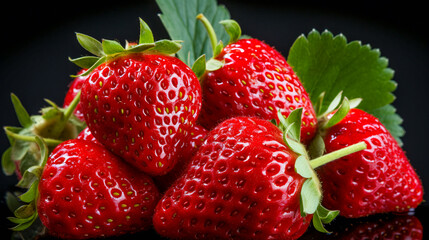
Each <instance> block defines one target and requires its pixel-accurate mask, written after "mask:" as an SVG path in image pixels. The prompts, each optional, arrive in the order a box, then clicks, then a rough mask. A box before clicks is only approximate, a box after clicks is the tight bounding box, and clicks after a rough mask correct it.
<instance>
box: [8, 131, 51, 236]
mask: <svg viewBox="0 0 429 240" xmlns="http://www.w3.org/2000/svg"><path fill="white" fill-rule="evenodd" d="M35 144H36V146H37V148H38V150H39V157H38V159H37V161H36V163H34V164H33V165H32V166H31V167H29V168H28V169H27V170H26V171H25V173H24V174H23V175H22V178H21V179H20V180H19V182H18V184H17V185H16V186H17V187H19V188H20V189H22V190H24V191H23V192H21V191H20V192H15V193H8V194H7V196H6V202H7V205H8V207H9V209H10V210H11V211H12V212H13V217H8V220H9V221H11V222H12V223H14V224H15V226H13V227H12V228H11V230H13V231H14V232H15V233H17V232H21V234H23V235H25V236H31V238H32V239H33V238H36V236H37V235H38V234H41V232H43V231H42V230H41V229H43V225H42V224H41V222H40V220H39V218H38V217H39V215H38V213H37V199H38V195H39V191H38V186H39V181H40V178H41V176H42V173H43V169H44V167H45V165H46V162H47V160H48V156H49V149H48V146H47V144H46V143H45V142H44V141H43V139H42V138H40V137H38V136H36V137H35Z"/></svg>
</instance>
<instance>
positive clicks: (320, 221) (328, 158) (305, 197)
mask: <svg viewBox="0 0 429 240" xmlns="http://www.w3.org/2000/svg"><path fill="white" fill-rule="evenodd" d="M277 116H278V119H279V120H278V122H277V121H276V120H273V121H272V122H273V124H275V125H276V126H278V127H279V129H280V130H281V131H282V132H283V140H284V142H285V143H286V145H287V146H288V147H289V148H290V149H291V150H292V151H294V152H295V153H296V154H298V157H297V159H296V161H295V171H296V172H297V173H298V174H299V175H301V176H302V177H303V178H305V179H306V180H305V182H304V184H303V185H302V188H301V194H300V210H301V215H302V216H306V215H307V214H313V226H314V227H315V228H316V229H317V230H318V231H320V232H324V233H328V231H327V230H326V229H325V227H324V224H328V223H330V222H331V221H332V220H334V219H335V217H336V216H337V215H338V214H339V211H332V210H328V209H326V208H325V207H323V206H322V204H321V201H322V197H323V191H322V187H321V183H320V181H319V178H318V176H317V174H316V172H315V171H314V169H315V168H317V167H320V166H322V165H324V164H327V163H329V162H332V161H334V160H336V159H339V158H341V157H343V156H346V155H349V154H352V153H354V152H357V151H361V150H363V149H365V148H366V144H365V143H364V142H360V143H357V144H354V145H351V146H349V147H346V148H343V149H340V150H338V151H335V152H332V153H329V154H326V155H323V153H324V149H323V150H322V154H320V156H317V157H316V158H311V157H310V154H309V152H308V151H307V148H306V147H305V146H304V145H303V144H302V143H301V142H300V133H301V117H302V108H298V109H296V110H294V111H292V112H291V113H290V114H289V116H288V117H287V118H285V117H284V116H283V114H281V112H280V111H278V114H277ZM321 141H322V142H323V139H321Z"/></svg>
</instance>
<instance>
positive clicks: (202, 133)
mask: <svg viewBox="0 0 429 240" xmlns="http://www.w3.org/2000/svg"><path fill="white" fill-rule="evenodd" d="M207 133H208V131H207V130H206V129H205V128H203V127H201V126H199V125H195V126H194V127H193V128H192V129H191V130H190V132H189V136H188V139H187V140H186V141H185V144H186V145H185V146H184V147H183V149H182V153H181V156H180V159H179V161H178V164H176V166H175V167H174V168H173V169H172V170H171V171H170V172H168V173H167V174H166V175H163V176H157V177H155V178H154V180H155V183H156V184H157V187H158V188H159V189H160V191H161V192H164V191H165V190H166V189H167V188H168V187H169V186H170V185H171V184H172V183H173V182H174V181H175V180H176V179H178V178H179V177H180V175H181V174H182V173H183V171H184V170H185V169H186V167H187V165H188V164H189V163H190V162H191V159H192V157H193V156H194V154H195V153H196V152H197V150H198V148H199V147H200V146H201V145H202V144H203V141H204V139H205V137H206V135H207Z"/></svg>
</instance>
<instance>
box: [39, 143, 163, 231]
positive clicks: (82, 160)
mask: <svg viewBox="0 0 429 240" xmlns="http://www.w3.org/2000/svg"><path fill="white" fill-rule="evenodd" d="M39 193H40V197H39V200H38V204H37V210H38V213H39V217H40V219H41V221H42V223H43V224H44V225H45V226H46V227H47V229H48V234H50V235H53V236H55V237H59V238H73V239H87V238H97V237H103V236H106V237H107V236H117V235H121V234H125V233H133V232H137V231H141V230H145V229H149V228H150V227H151V225H152V224H151V216H152V214H153V209H154V207H155V204H156V202H157V200H158V199H159V192H158V190H157V188H156V187H155V185H154V183H153V181H152V179H151V178H149V177H148V176H147V175H145V174H142V173H141V172H140V171H137V170H135V169H134V168H132V167H130V166H129V165H128V164H126V163H124V162H123V161H122V160H120V159H119V158H118V157H116V156H115V155H113V154H112V153H110V152H109V151H108V150H106V149H105V148H103V147H102V146H100V145H97V144H95V143H92V142H88V141H84V140H79V139H73V140H68V141H65V142H63V143H62V144H60V145H58V146H57V147H56V148H55V149H54V151H53V152H52V153H51V155H50V156H49V159H48V161H47V164H46V167H45V169H44V171H43V174H42V178H41V180H40V183H39Z"/></svg>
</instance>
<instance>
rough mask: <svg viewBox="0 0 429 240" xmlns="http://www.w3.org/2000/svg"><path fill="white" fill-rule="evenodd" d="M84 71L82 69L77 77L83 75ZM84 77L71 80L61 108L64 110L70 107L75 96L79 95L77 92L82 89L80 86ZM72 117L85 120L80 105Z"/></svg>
mask: <svg viewBox="0 0 429 240" xmlns="http://www.w3.org/2000/svg"><path fill="white" fill-rule="evenodd" d="M85 71H86V70H85V69H82V70H80V71H79V72H78V75H80V74H82V73H84V72H85ZM86 78H87V77H86V76H78V77H76V78H74V79H73V81H72V82H71V83H70V85H69V86H68V90H67V92H66V96H65V97H64V102H63V107H64V108H66V107H68V106H69V105H70V103H71V102H72V101H73V99H74V98H75V97H76V95H77V94H78V93H79V91H80V90H81V89H82V85H83V83H84V82H85V80H86ZM74 115H76V117H77V118H78V119H79V120H81V121H85V118H84V116H83V113H82V109H81V104H80V103H78V104H77V106H76V108H75V110H74Z"/></svg>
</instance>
